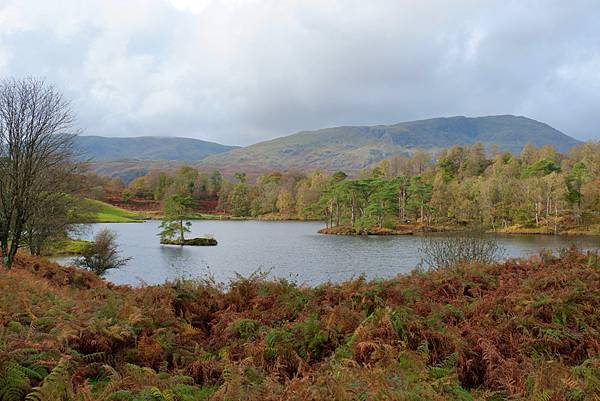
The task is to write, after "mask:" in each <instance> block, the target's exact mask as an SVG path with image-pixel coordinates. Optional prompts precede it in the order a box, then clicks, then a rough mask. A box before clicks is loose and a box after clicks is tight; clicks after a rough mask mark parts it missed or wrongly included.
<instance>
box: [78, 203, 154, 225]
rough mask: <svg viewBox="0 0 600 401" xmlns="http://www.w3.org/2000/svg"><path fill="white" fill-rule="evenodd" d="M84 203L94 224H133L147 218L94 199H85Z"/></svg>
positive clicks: (144, 215)
mask: <svg viewBox="0 0 600 401" xmlns="http://www.w3.org/2000/svg"><path fill="white" fill-rule="evenodd" d="M86 203H87V205H86V206H87V207H88V208H89V209H90V210H91V216H90V219H91V220H92V221H93V222H95V223H135V222H140V221H143V220H146V219H147V218H148V216H147V215H146V214H144V213H140V212H134V211H130V210H125V209H121V208H119V207H116V206H113V205H109V204H108V203H104V202H101V201H99V200H95V199H86Z"/></svg>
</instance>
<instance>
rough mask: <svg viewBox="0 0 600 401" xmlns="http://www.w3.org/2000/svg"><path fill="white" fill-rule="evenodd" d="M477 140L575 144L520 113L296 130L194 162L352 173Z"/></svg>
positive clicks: (504, 144)
mask: <svg viewBox="0 0 600 401" xmlns="http://www.w3.org/2000/svg"><path fill="white" fill-rule="evenodd" d="M477 142H481V143H483V144H484V145H486V146H488V147H489V146H491V145H497V146H498V148H499V149H500V150H505V151H511V152H516V153H518V152H520V151H521V149H522V148H523V146H524V145H526V144H527V143H531V144H533V145H536V146H542V145H545V144H550V145H553V146H554V147H555V148H556V149H557V150H558V151H566V150H568V149H570V148H571V147H573V146H575V145H577V143H578V141H577V140H575V139H573V138H571V137H569V136H567V135H565V134H563V133H562V132H560V131H558V130H556V129H554V128H552V127H550V126H549V125H547V124H544V123H541V122H539V121H535V120H532V119H530V118H526V117H518V116H512V115H502V116H488V117H475V118H469V117H445V118H432V119H428V120H419V121H409V122H403V123H399V124H394V125H376V126H356V127H335V128H326V129H320V130H316V131H302V132H298V133H296V134H293V135H290V136H286V137H282V138H277V139H273V140H270V141H265V142H260V143H257V144H255V145H251V146H248V147H245V148H239V149H234V150H230V151H228V152H226V153H221V154H217V155H211V156H208V157H207V158H205V159H203V160H202V161H200V162H199V165H200V166H201V167H205V168H216V169H220V170H223V171H226V172H231V171H234V170H235V171H246V172H250V173H252V172H258V171H264V170H275V169H277V170H293V169H299V170H306V169H316V168H319V169H325V170H345V171H353V170H358V169H361V168H364V167H368V166H369V165H372V164H373V163H377V162H379V161H380V160H382V159H385V158H388V157H391V156H395V155H403V154H404V155H407V154H410V153H411V151H413V150H414V149H417V148H419V149H430V150H437V149H442V148H447V147H450V146H452V145H455V144H459V145H464V144H473V143H477Z"/></svg>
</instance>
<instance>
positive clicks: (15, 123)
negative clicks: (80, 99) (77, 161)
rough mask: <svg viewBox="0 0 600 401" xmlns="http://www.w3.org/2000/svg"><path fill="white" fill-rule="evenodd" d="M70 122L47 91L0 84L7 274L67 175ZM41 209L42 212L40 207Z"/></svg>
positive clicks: (35, 83)
mask: <svg viewBox="0 0 600 401" xmlns="http://www.w3.org/2000/svg"><path fill="white" fill-rule="evenodd" d="M74 134H76V131H75V129H74V116H73V113H72V112H71V109H70V106H69V103H68V102H67V101H66V100H65V99H64V98H63V96H62V94H61V93H60V92H59V91H57V90H56V89H55V88H54V87H53V86H52V85H48V84H46V83H45V82H44V81H43V80H38V79H34V78H26V79H22V80H16V79H10V80H4V81H0V250H1V251H2V265H3V267H4V270H8V269H10V267H11V265H12V263H13V260H14V257H15V255H16V253H17V250H18V248H19V246H20V245H22V242H23V237H24V233H25V231H26V227H27V225H28V223H30V222H31V220H32V218H33V216H34V215H35V214H36V211H37V212H39V207H40V206H42V205H46V206H47V205H49V204H52V199H56V194H57V193H61V192H63V190H62V188H64V187H65V183H66V182H67V181H68V177H69V175H70V174H71V173H72V172H73V169H74V165H73V163H72V158H73V135H74ZM46 206H44V207H46Z"/></svg>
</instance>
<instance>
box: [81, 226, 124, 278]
mask: <svg viewBox="0 0 600 401" xmlns="http://www.w3.org/2000/svg"><path fill="white" fill-rule="evenodd" d="M130 260H131V258H122V257H120V255H119V247H118V245H117V234H116V233H115V232H114V231H111V230H109V229H103V230H101V231H99V232H98V234H96V236H95V237H94V242H93V243H91V244H88V245H87V246H85V247H84V248H83V252H82V255H81V256H80V257H79V258H77V260H76V261H75V264H77V265H78V266H79V267H83V268H85V269H88V270H91V271H92V272H94V273H96V274H97V275H98V276H103V275H104V274H106V272H107V271H108V270H110V269H118V268H121V267H123V266H125V265H126V264H127V262H129V261H130Z"/></svg>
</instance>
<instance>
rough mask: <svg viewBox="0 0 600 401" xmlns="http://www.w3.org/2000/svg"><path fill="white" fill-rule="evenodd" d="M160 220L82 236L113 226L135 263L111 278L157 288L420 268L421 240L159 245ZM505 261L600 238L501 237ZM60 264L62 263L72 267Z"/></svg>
mask: <svg viewBox="0 0 600 401" xmlns="http://www.w3.org/2000/svg"><path fill="white" fill-rule="evenodd" d="M159 224H160V222H158V221H148V222H144V223H120V224H119V223H101V224H93V225H91V226H90V229H89V230H88V232H87V233H86V234H85V235H84V238H85V239H91V238H93V236H94V233H96V232H97V231H98V230H100V229H103V228H109V229H111V230H114V231H115V232H116V233H117V235H118V243H119V246H120V249H121V253H122V256H130V257H132V258H133V259H132V260H131V261H130V262H129V263H128V265H127V266H126V267H124V268H122V269H120V270H112V271H110V272H109V273H108V274H107V276H106V278H107V279H109V280H110V281H112V282H114V283H118V284H132V285H139V284H140V283H147V284H159V283H163V282H164V281H165V280H174V279H177V278H194V277H208V276H212V277H214V278H215V279H216V280H217V281H220V282H228V281H229V280H230V279H231V278H233V277H235V274H236V273H239V274H241V275H244V276H248V275H250V274H252V273H253V272H255V271H258V270H261V271H268V272H269V274H270V276H271V277H278V278H286V279H291V280H294V281H296V282H298V283H305V284H308V285H315V284H319V283H322V282H324V281H333V282H339V281H343V280H346V279H349V278H352V277H357V276H359V275H361V274H364V275H365V276H366V277H367V278H369V279H372V278H377V277H393V276H395V275H396V274H398V273H406V272H409V271H411V270H412V269H414V268H415V266H417V265H418V264H419V262H420V255H419V252H418V247H419V243H420V241H421V240H422V237H421V236H419V235H414V236H398V237H345V236H334V235H321V234H317V231H318V230H319V229H320V228H322V227H323V223H320V222H264V221H216V220H215V221H213V220H202V221H194V222H193V227H192V233H191V234H189V237H198V236H204V235H206V234H210V235H213V236H214V237H215V238H216V239H217V240H218V241H219V245H218V246H214V247H179V246H165V245H160V244H159V238H158V236H157V233H158V232H159V229H158V226H159ZM498 239H499V242H500V243H501V245H502V246H503V247H504V248H506V255H507V256H510V257H523V256H529V255H533V254H536V253H538V252H539V251H540V250H542V249H558V248H563V247H567V246H570V245H571V244H573V243H575V244H576V245H578V246H580V247H582V248H595V247H598V246H600V238H598V237H564V236H542V235H527V236H508V235H504V236H499V237H498ZM69 261H70V259H68V258H61V259H59V262H61V263H69Z"/></svg>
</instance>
